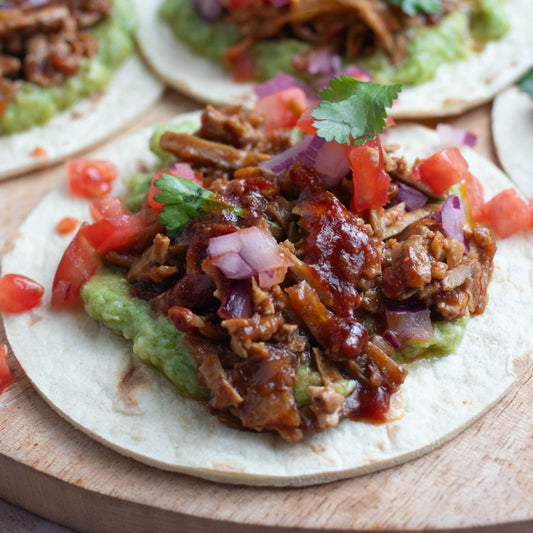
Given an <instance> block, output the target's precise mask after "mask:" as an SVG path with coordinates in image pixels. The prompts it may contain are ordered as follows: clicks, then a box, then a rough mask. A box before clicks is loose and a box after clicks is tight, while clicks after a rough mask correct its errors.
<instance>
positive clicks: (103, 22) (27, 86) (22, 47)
mask: <svg viewBox="0 0 533 533" xmlns="http://www.w3.org/2000/svg"><path fill="white" fill-rule="evenodd" d="M129 8H131V5H130V4H129V1H128V0H114V1H113V0H97V1H94V0H89V1H86V0H80V1H78V0H45V1H41V2H32V1H28V0H6V1H4V2H1V3H0V134H10V133H14V132H18V131H22V130H25V129H28V128H30V127H32V126H35V125H38V124H42V123H44V122H46V121H47V120H48V119H50V118H51V117H52V116H54V115H55V114H56V113H57V112H59V111H61V110H63V109H66V108H68V107H70V106H71V105H72V104H73V103H75V102H76V101H77V100H79V99H80V98H83V97H87V96H89V95H91V94H93V93H95V92H97V91H98V90H100V89H102V88H103V87H104V86H105V85H106V84H107V83H108V81H109V79H110V78H111V74H112V72H113V71H114V70H115V69H116V68H117V67H118V66H119V65H120V64H121V63H122V62H123V60H124V59H125V58H126V57H127V56H128V55H130V54H131V53H132V52H133V48H134V45H133V27H134V22H132V20H133V18H132V17H131V11H130V12H129V13H126V12H127V11H128V9H129Z"/></svg>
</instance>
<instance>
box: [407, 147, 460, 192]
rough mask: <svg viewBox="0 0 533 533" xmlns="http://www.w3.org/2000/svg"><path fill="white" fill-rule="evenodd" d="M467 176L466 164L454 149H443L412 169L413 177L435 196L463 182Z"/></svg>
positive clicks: (457, 150)
mask: <svg viewBox="0 0 533 533" xmlns="http://www.w3.org/2000/svg"><path fill="white" fill-rule="evenodd" d="M467 174H468V163H467V162H466V161H465V159H464V157H463V156H462V155H461V152H460V151H459V149H458V148H456V147H452V148H444V149H443V150H441V151H440V152H437V153H435V154H433V155H431V156H429V157H427V158H426V159H422V161H420V162H419V163H417V164H416V165H415V166H414V168H413V177H415V178H416V179H419V180H421V181H422V182H424V183H426V184H427V185H429V186H430V187H431V189H432V190H433V191H435V192H436V193H437V194H442V193H443V192H445V191H447V190H448V189H449V188H450V187H451V186H452V185H455V184H456V183H459V182H460V181H462V180H464V179H465V177H466V175H467Z"/></svg>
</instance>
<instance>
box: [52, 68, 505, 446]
mask: <svg viewBox="0 0 533 533" xmlns="http://www.w3.org/2000/svg"><path fill="white" fill-rule="evenodd" d="M346 84H347V85H349V86H352V85H354V84H355V86H356V87H355V89H356V92H357V91H359V90H360V89H361V88H363V89H365V90H371V91H387V90H388V88H387V87H381V86H378V85H377V84H372V83H371V82H368V83H366V84H365V83H363V82H357V81H355V80H349V79H348V78H343V79H342V80H336V82H335V84H334V83H333V82H332V87H333V86H335V88H336V89H339V85H343V86H344V85H346ZM348 89H349V88H348V87H344V90H348ZM394 94H395V93H394ZM394 94H389V97H388V98H389V104H388V105H390V100H391V99H392V98H394ZM375 99H376V100H377V99H379V98H378V97H375ZM383 115H384V110H383ZM374 126H375V125H374ZM303 127H304V128H305V129H306V130H308V131H311V132H312V133H316V134H306V135H304V134H303V132H302V131H300V130H295V129H293V128H267V127H265V117H264V115H261V114H258V113H257V112H256V111H255V110H243V109H241V108H237V107H231V108H223V109H219V110H217V109H215V108H213V107H211V106H208V107H207V108H206V110H205V111H204V112H203V114H202V117H201V126H200V128H199V129H197V130H196V131H194V132H193V133H191V132H187V128H184V127H183V125H180V126H178V127H176V126H174V127H172V126H170V127H168V128H165V127H164V128H160V129H159V130H158V131H156V133H155V134H154V136H153V138H152V146H153V149H154V151H155V152H156V153H157V154H158V155H159V156H160V166H161V168H160V169H159V170H157V171H156V172H155V173H154V174H153V175H152V174H151V173H148V174H139V175H137V176H135V177H133V178H132V179H130V188H131V190H132V191H134V192H135V194H132V195H131V197H130V200H129V201H130V204H129V205H130V206H132V207H134V208H135V209H137V208H138V210H136V212H135V213H132V212H130V211H128V210H127V209H126V208H125V207H124V205H123V204H122V202H121V201H120V200H119V199H118V198H117V197H110V198H104V199H99V200H95V201H93V202H92V203H91V214H92V217H93V221H94V222H93V223H92V224H87V223H84V224H83V225H82V226H81V228H80V230H79V231H78V233H77V235H76V237H75V238H74V240H73V241H72V243H71V244H70V246H69V247H68V248H67V250H66V252H65V254H64V255H63V258H62V260H61V262H60V264H59V267H58V270H57V272H56V275H55V279H54V284H53V295H52V304H53V305H55V306H62V305H64V304H68V303H72V302H74V301H76V299H77V298H78V295H79V291H80V288H81V297H82V298H83V300H84V301H85V306H86V310H87V312H88V313H89V314H90V315H91V316H93V317H94V318H96V319H97V320H99V321H101V322H103V323H104V324H105V325H107V326H109V327H110V328H111V329H112V330H114V331H116V332H118V333H120V334H122V335H124V336H125V337H126V338H128V339H131V340H133V342H134V346H133V350H134V352H135V353H137V354H138V355H139V356H140V357H141V359H143V360H144V361H145V362H148V363H150V364H152V365H154V366H155V367H157V368H159V369H160V370H162V371H163V372H164V373H165V374H166V375H167V377H168V378H169V379H170V380H171V381H172V382H173V383H174V385H175V386H176V388H177V390H178V391H179V392H180V393H181V394H183V395H184V396H189V397H192V398H194V399H199V400H202V401H204V402H205V403H206V407H207V409H208V411H209V412H210V413H212V414H213V415H215V416H217V417H218V418H219V419H220V420H222V421H223V422H224V423H226V424H229V425H231V426H235V427H242V428H246V429H252V430H256V431H264V430H268V431H273V432H277V433H278V434H279V435H281V436H282V437H283V438H284V439H286V440H288V441H291V442H295V441H298V440H300V439H302V438H303V436H304V434H305V433H313V432H317V431H321V430H323V429H325V428H329V427H333V426H336V425H337V424H338V423H339V421H340V420H342V419H344V418H350V419H353V420H363V421H368V422H373V423H379V422H385V421H387V420H390V419H391V418H392V417H394V416H398V413H397V412H396V413H395V412H394V409H391V398H393V395H394V393H395V392H397V391H398V390H400V389H401V386H402V383H403V381H404V379H405V377H406V371H405V370H404V369H403V368H402V366H401V363H402V361H406V360H412V359H414V358H417V357H424V356H428V357H429V356H438V355H443V354H447V353H450V352H452V351H454V350H455V349H456V348H457V346H458V344H459V343H460V342H461V338H462V335H463V333H464V330H465V327H466V323H467V322H468V319H469V317H470V316H472V315H477V314H480V313H482V312H483V310H484V308H485V306H486V304H487V287H488V284H489V281H490V279H491V273H492V268H493V262H492V261H493V256H494V254H495V251H496V247H495V244H494V242H493V240H492V237H491V232H490V230H489V229H487V228H486V227H484V226H482V225H479V224H475V223H474V218H473V217H475V212H474V211H472V210H471V209H470V208H469V207H468V202H467V198H468V196H469V194H471V191H472V187H471V186H470V185H471V184H472V182H473V180H475V178H473V176H471V175H470V174H469V171H468V165H467V163H466V161H465V160H464V159H463V157H462V156H461V154H460V152H459V151H458V150H457V149H456V148H445V149H443V150H441V151H440V152H437V153H436V154H434V155H432V156H430V157H428V158H425V159H422V160H419V161H418V162H417V163H416V164H415V166H414V167H410V166H409V165H408V164H407V163H406V161H405V160H404V159H403V158H401V157H392V156H389V155H388V153H387V149H386V148H383V146H382V143H381V140H380V137H379V135H376V134H374V131H375V130H376V127H374V128H373V129H372V130H371V131H370V132H367V134H366V136H365V135H362V136H360V137H358V138H356V139H355V141H354V142H355V143H356V144H351V145H349V144H342V143H338V142H336V141H335V140H330V141H327V140H325V139H324V138H323V137H321V136H319V134H323V133H324V132H321V131H320V128H319V131H317V130H316V129H314V126H312V125H310V124H309V123H308V124H307V125H304V126H303ZM329 127H330V128H331V124H330V125H329ZM189 128H190V127H189ZM378 129H379V128H378ZM381 130H383V127H381ZM330 133H331V131H330ZM335 135H336V138H339V137H342V135H341V134H339V133H337V134H335ZM385 135H386V133H385ZM354 138H355V135H354V137H352V138H351V139H352V140H354ZM385 138H386V137H385ZM295 143H296V144H295ZM71 172H74V170H72V169H71ZM465 184H466V185H465ZM143 190H144V191H146V193H143ZM143 194H144V196H143ZM102 260H103V262H104V263H105V269H103V270H101V271H100V272H99V273H98V274H96V275H95V276H92V274H93V273H94V272H95V271H96V270H97V269H98V268H99V266H100V263H101V261H102ZM73 265H75V266H76V268H73ZM80 265H81V267H80ZM80 271H81V272H83V273H85V276H86V277H91V276H92V277H91V279H90V280H89V281H88V282H87V283H85V281H86V280H85V279H80V277H83V275H84V274H80V273H79V272H80ZM82 285H83V286H82ZM139 302H142V303H139ZM149 323H153V331H151V328H152V326H149Z"/></svg>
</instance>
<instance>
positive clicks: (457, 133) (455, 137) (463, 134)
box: [437, 123, 477, 148]
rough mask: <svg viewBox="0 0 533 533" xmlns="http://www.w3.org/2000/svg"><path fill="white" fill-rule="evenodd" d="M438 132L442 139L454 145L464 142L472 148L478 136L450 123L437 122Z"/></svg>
mask: <svg viewBox="0 0 533 533" xmlns="http://www.w3.org/2000/svg"><path fill="white" fill-rule="evenodd" d="M437 133H438V134H439V137H440V139H441V140H442V141H443V142H445V143H449V144H452V145H461V144H464V145H465V146H469V147H470V148H474V147H475V146H476V142H477V136H476V135H474V134H473V133H470V132H469V131H466V130H463V129H461V128H454V127H453V126H450V125H449V124H444V123H439V124H437Z"/></svg>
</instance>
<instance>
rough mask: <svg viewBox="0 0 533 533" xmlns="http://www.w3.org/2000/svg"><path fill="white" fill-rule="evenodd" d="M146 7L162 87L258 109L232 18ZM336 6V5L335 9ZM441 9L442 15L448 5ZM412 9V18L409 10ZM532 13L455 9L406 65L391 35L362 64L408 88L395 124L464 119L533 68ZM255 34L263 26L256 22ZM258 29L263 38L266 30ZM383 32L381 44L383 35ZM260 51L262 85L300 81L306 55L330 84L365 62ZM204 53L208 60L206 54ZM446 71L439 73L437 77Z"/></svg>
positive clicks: (525, 8)
mask: <svg viewBox="0 0 533 533" xmlns="http://www.w3.org/2000/svg"><path fill="white" fill-rule="evenodd" d="M139 4H140V5H139V8H140V9H141V10H142V17H141V21H142V23H141V26H140V29H139V43H140V45H141V49H142V50H143V53H144V55H145V57H146V58H147V59H148V61H149V62H150V64H151V65H152V66H153V67H154V70H155V71H156V72H157V73H158V74H159V76H160V77H161V78H162V79H164V80H165V81H166V82H167V83H169V84H170V85H173V86H174V87H176V88H178V89H180V90H182V91H184V92H185V93H187V94H188V95H191V96H193V97H195V98H198V99H200V100H202V101H206V102H214V103H224V104H227V103H242V102H246V101H250V89H251V88H252V85H251V84H250V83H236V82H235V81H234V78H233V76H232V74H231V72H230V71H228V68H227V66H226V67H224V63H223V61H222V59H221V58H222V57H223V55H224V53H225V51H227V49H228V48H229V47H230V46H233V45H234V43H235V42H239V33H238V32H237V31H236V30H235V26H234V25H233V24H232V23H227V22H226V21H225V19H222V21H223V22H215V23H212V22H206V19H207V18H208V17H207V15H205V14H204V15H202V16H203V19H202V18H200V17H199V16H198V14H197V11H195V8H194V6H197V9H198V6H201V5H202V2H199V3H198V4H196V3H195V2H191V1H189V0H167V1H166V2H164V3H162V7H160V5H161V4H156V3H150V4H148V3H142V2H139ZM268 4H269V3H268V2H264V3H261V4H259V5H261V6H262V7H261V8H259V9H263V10H266V11H265V17H264V18H267V15H268V10H269V9H270V12H271V11H272V10H274V9H277V10H278V11H279V10H283V9H286V8H287V6H286V5H285V6H282V7H272V6H269V5H268ZM309 4H310V5H309V6H307V5H306V6H305V7H302V8H301V9H302V10H306V9H307V10H308V11H310V12H313V9H315V10H317V9H318V10H320V9H325V8H324V7H321V6H320V3H313V2H309ZM322 4H325V3H322ZM333 4H335V3H328V5H333ZM375 4H376V6H375V7H372V8H368V6H367V8H368V9H374V8H375V9H377V10H378V11H379V12H380V13H381V12H382V11H383V10H384V9H387V10H389V11H390V10H392V11H393V12H394V13H395V14H396V15H398V13H400V19H402V17H403V18H405V13H404V12H403V11H402V10H401V9H400V7H399V5H398V4H400V3H398V2H389V3H387V2H376V3H375ZM378 4H379V5H378ZM391 4H394V6H392V5H391ZM454 4H455V3H454ZM226 5H231V3H229V4H226ZM235 5H237V4H235ZM255 5H258V3H256V4H255ZM298 5H303V4H298ZM432 5H433V7H435V6H437V7H438V6H439V5H440V3H438V2H437V3H432ZM383 6H385V7H383ZM250 9H252V10H253V9H257V8H255V7H254V8H250V7H247V6H245V7H242V8H241V11H242V12H244V14H245V15H246V14H247V10H250ZM353 9H359V8H353ZM405 9H407V11H409V9H408V8H405ZM532 9H533V7H532V6H531V4H530V3H529V2H527V0H508V1H506V2H498V1H485V0H482V1H479V2H474V3H473V4H472V3H471V2H463V3H462V4H461V5H460V6H459V7H458V8H457V7H456V6H455V5H454V10H453V12H450V13H447V12H446V11H442V13H437V14H436V13H429V14H428V13H426V14H424V16H425V17H426V19H428V21H431V24H430V26H429V27H427V28H422V29H420V28H419V29H418V30H416V31H417V32H418V33H415V34H416V35H417V37H416V38H413V39H411V43H412V47H411V48H409V47H406V48H405V51H404V53H403V56H402V59H395V58H394V57H392V61H394V62H395V63H397V65H398V66H396V67H394V66H391V64H390V62H389V61H388V59H386V57H385V56H387V54H388V56H387V57H388V58H389V59H390V58H391V57H390V56H391V55H392V56H394V50H396V49H403V48H404V47H403V46H400V44H398V46H396V45H394V44H393V43H394V42H395V41H394V35H392V33H391V32H389V33H387V35H388V36H389V37H390V39H389V40H390V41H391V44H390V46H389V51H388V52H387V51H383V47H381V48H382V49H381V50H379V51H378V54H377V56H373V57H372V58H371V59H369V58H366V59H365V60H364V61H361V62H360V63H361V65H364V67H365V68H367V69H369V70H370V72H371V73H372V74H374V75H375V76H376V78H377V80H378V81H383V82H385V83H392V82H403V83H406V84H407V85H408V86H407V87H405V88H404V91H403V92H402V95H401V97H400V99H399V100H398V102H397V103H396V104H395V106H394V108H393V109H392V112H391V115H392V116H393V117H395V118H404V117H413V118H414V117H429V116H439V115H449V114H455V113H459V112H461V111H464V110H465V109H468V108H470V107H473V106H475V105H476V104H479V103H482V102H485V101H488V100H490V98H491V97H492V96H494V94H496V92H498V91H499V90H501V89H502V88H503V87H505V86H506V85H509V84H510V83H512V82H513V81H514V80H516V78H518V77H519V76H520V75H521V74H523V73H524V72H525V70H527V68H528V67H529V66H530V64H531V60H530V57H531V52H532V50H533V38H532V37H531V35H530V32H529V29H528V24H527V22H526V20H527V19H528V16H527V15H528V14H529V15H532ZM468 10H471V12H470V14H469V15H467V14H466V12H467V11H468ZM160 12H162V13H163V16H164V17H165V18H166V19H167V22H169V23H170V25H172V26H173V27H174V28H176V29H177V31H178V33H179V34H180V35H181V36H182V38H181V40H179V39H178V38H177V37H176V35H175V34H174V33H173V30H172V29H171V27H170V26H169V24H167V23H166V22H164V21H163V20H162V18H161V15H160ZM443 15H445V16H443ZM243 16H244V15H243ZM432 17H433V18H432ZM435 17H436V19H435ZM319 18H320V17H319ZM324 18H327V17H326V16H324ZM363 18H364V17H363ZM374 18H376V17H374ZM377 18H378V19H379V17H377ZM217 20H218V19H217ZM246 22H247V20H246ZM261 23H262V21H260V22H257V21H256V26H257V25H261ZM343 23H344V21H343ZM361 25H362V26H364V29H363V30H362V31H365V32H367V33H368V26H367V25H365V24H360V20H359V23H358V26H357V27H359V26H361ZM384 25H385V24H384ZM249 26H250V27H252V28H253V27H254V22H253V20H252V22H251V23H250V24H249ZM274 26H275V25H274ZM215 30H216V31H215ZM218 30H220V31H218ZM426 30H427V31H426ZM254 31H256V32H258V33H261V28H257V29H256V30H254ZM265 31H266V30H265ZM302 32H303V30H302ZM376 32H378V33H377V35H378V37H375V35H376ZM413 32H415V30H413V29H412V28H411V29H409V30H408V31H407V32H404V37H403V38H402V37H401V35H400V37H399V39H400V41H399V42H402V43H404V42H405V35H409V36H410V37H412V35H413ZM263 33H264V32H263ZM311 33H313V32H311ZM371 33H372V34H373V35H374V37H373V39H374V42H376V41H377V42H378V43H379V42H383V41H386V40H387V39H385V37H384V36H383V35H380V34H379V30H378V29H376V28H375V29H374V30H373V32H371ZM400 33H401V32H400ZM391 35H392V36H391ZM502 35H503V36H502ZM267 37H268V35H267ZM277 37H279V36H277ZM491 39H495V40H491ZM245 40H246V39H245ZM187 43H188V44H187ZM195 49H196V51H194V50H195ZM251 50H252V51H251V52H250V56H251V57H252V59H254V57H255V59H257V58H261V59H265V63H266V64H267V65H268V66H265V67H264V68H261V69H260V72H259V75H258V76H257V77H258V78H260V79H261V78H263V79H265V78H270V77H273V76H274V75H275V74H276V73H277V71H278V69H279V68H283V69H284V70H287V68H288V69H289V70H290V71H292V73H293V74H294V73H295V69H294V65H293V63H294V61H292V58H293V57H303V58H304V61H303V63H306V62H307V67H306V68H309V65H308V64H309V63H311V65H312V70H314V71H316V72H318V74H317V76H318V77H319V78H320V76H323V77H326V78H327V77H328V76H329V77H330V78H331V77H333V76H335V75H338V74H339V70H340V69H343V68H347V67H348V68H349V66H350V65H351V64H353V63H355V64H358V61H355V62H352V60H350V61H347V62H346V63H344V64H343V63H342V59H341V58H338V60H337V61H332V59H331V57H332V54H331V52H330V51H329V52H328V50H329V47H326V49H325V50H326V51H325V52H324V53H322V54H321V55H320V54H319V55H318V56H317V57H316V58H314V59H311V60H309V57H306V54H307V45H305V44H302V42H301V40H298V39H294V38H291V39H288V40H285V41H282V40H281V41H280V40H277V41H276V42H268V40H267V39H266V38H265V39H263V40H261V39H259V40H256V39H254V41H253V46H252V48H251ZM199 51H202V54H205V55H201V54H200V53H199ZM328 54H329V56H328ZM217 59H218V60H217ZM270 63H272V64H270ZM287 65H288V67H287ZM437 65H440V66H439V68H438V69H436V72H435V67H436V66H437ZM321 70H322V71H323V74H322V73H321ZM356 75H357V73H356ZM308 76H309V75H308V73H307V77H308ZM317 76H315V77H317ZM245 77H246V76H245ZM304 77H306V76H305V75H304ZM241 79H242V77H241Z"/></svg>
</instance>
